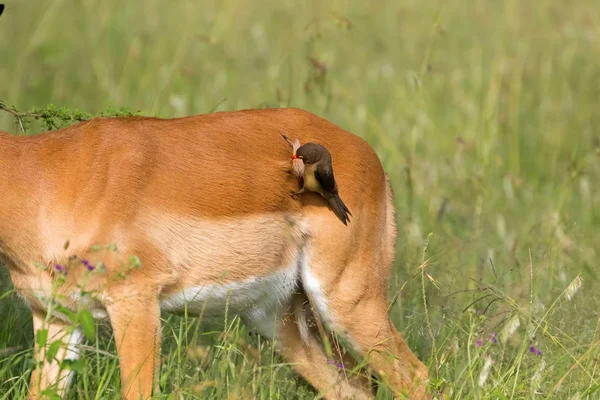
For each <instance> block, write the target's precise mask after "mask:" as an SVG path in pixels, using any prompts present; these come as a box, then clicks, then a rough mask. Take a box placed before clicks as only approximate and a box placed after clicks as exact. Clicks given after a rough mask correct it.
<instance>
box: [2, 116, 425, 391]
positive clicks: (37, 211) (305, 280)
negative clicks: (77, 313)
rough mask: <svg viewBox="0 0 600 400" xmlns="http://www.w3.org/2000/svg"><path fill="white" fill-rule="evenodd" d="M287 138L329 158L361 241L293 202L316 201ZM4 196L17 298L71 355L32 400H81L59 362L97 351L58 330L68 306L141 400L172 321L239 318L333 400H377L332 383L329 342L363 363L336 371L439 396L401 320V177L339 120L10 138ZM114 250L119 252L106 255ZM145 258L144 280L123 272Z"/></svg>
mask: <svg viewBox="0 0 600 400" xmlns="http://www.w3.org/2000/svg"><path fill="white" fill-rule="evenodd" d="M282 131H284V132H285V133H286V134H287V135H288V136H290V137H292V138H295V137H297V138H299V139H300V141H301V142H302V143H306V142H310V141H312V142H317V143H321V144H323V145H324V146H325V147H326V148H327V149H328V150H329V151H330V153H331V155H332V158H333V165H334V169H335V174H336V180H337V182H338V186H339V191H340V194H341V195H342V196H343V198H344V201H345V202H346V204H347V205H348V207H349V208H350V209H351V210H352V215H353V218H352V221H351V222H350V223H349V224H348V226H345V225H344V224H343V223H342V222H341V221H340V220H339V219H338V218H337V217H336V216H335V214H334V213H333V212H332V211H331V210H330V209H329V208H328V207H327V203H326V200H325V199H323V198H322V197H321V196H319V195H318V194H315V193H308V192H307V193H304V194H302V195H300V196H299V197H296V198H294V197H292V196H291V193H292V192H293V191H295V190H298V188H299V187H298V181H297V179H296V177H295V175H294V174H293V172H292V168H291V165H292V164H291V151H290V148H289V146H288V145H287V144H286V143H285V141H283V140H282V138H281V135H280V132H282ZM0 190H1V191H2V198H1V200H0V254H1V255H2V258H3V260H4V263H5V264H6V266H7V268H8V270H9V272H10V275H11V278H12V281H13V284H14V286H15V288H16V291H17V293H18V294H19V295H20V297H22V298H23V299H24V300H25V302H26V303H27V304H28V305H29V307H30V308H31V311H32V314H33V324H34V329H35V330H36V331H38V330H39V329H41V328H42V327H44V329H47V331H48V341H47V342H48V343H50V342H51V340H52V339H51V338H60V337H64V340H63V342H64V344H63V345H62V347H61V348H60V350H59V351H58V353H57V354H56V357H54V360H52V362H50V363H48V362H46V363H42V362H38V367H37V368H36V369H34V371H33V373H32V376H31V382H30V396H31V398H33V399H35V398H38V397H39V396H40V391H41V390H43V389H44V388H48V387H50V386H51V385H54V386H53V387H55V388H57V390H58V391H59V392H64V391H65V390H66V388H67V387H68V381H69V379H68V378H69V376H68V375H69V373H68V372H67V371H65V370H63V369H61V368H60V361H61V360H63V359H73V358H74V357H77V351H76V348H77V345H78V343H79V342H80V341H81V340H82V338H83V335H82V334H81V330H80V328H78V329H76V330H74V331H73V330H68V329H67V326H68V325H69V323H70V321H69V320H68V318H66V316H65V314H64V313H63V312H60V309H59V308H56V307H54V308H53V310H50V312H49V310H48V309H49V303H50V299H51V298H53V299H55V301H56V302H57V304H60V306H61V307H63V309H70V310H78V309H80V308H81V307H87V309H89V310H90V312H91V314H92V315H93V316H94V318H95V319H102V318H108V320H109V321H110V324H111V326H112V329H113V332H114V336H115V341H116V347H117V352H118V358H119V366H120V373H121V383H122V385H121V391H122V395H123V397H124V398H127V399H139V398H140V397H142V398H149V397H150V396H151V395H152V393H153V391H154V393H156V392H157V390H158V379H157V367H158V361H159V353H160V344H161V326H160V314H161V311H164V312H173V313H178V312H181V311H182V310H183V309H184V308H186V310H187V313H188V314H189V315H198V314H200V313H205V314H209V313H210V314H218V313H220V312H224V308H225V306H226V305H227V307H228V309H229V312H230V313H231V312H234V313H236V314H237V315H239V316H240V318H241V319H242V320H243V321H244V323H245V324H246V325H247V326H248V327H249V329H252V330H254V331H256V332H258V333H259V334H260V335H262V336H264V337H266V338H268V339H273V340H275V343H276V348H277V349H278V351H279V352H280V354H281V355H282V356H283V357H284V358H285V359H286V360H287V361H288V362H289V363H290V364H291V365H292V366H293V368H294V369H295V371H296V372H297V373H298V374H300V375H301V376H302V377H304V378H305V379H306V380H307V381H308V382H309V383H310V384H311V385H312V386H314V387H315V388H316V389H317V390H318V391H319V392H321V393H322V394H323V395H324V396H325V397H326V398H329V399H334V398H335V399H337V398H372V397H373V392H372V390H371V388H370V387H369V385H368V381H367V380H365V379H364V378H360V377H359V378H347V377H346V376H345V374H344V372H343V371H340V370H338V368H336V367H335V366H332V365H330V363H329V362H328V361H329V358H328V356H327V354H326V352H325V348H324V346H323V340H322V338H323V337H324V336H323V335H329V336H331V335H336V337H338V336H339V337H342V338H343V339H344V340H343V343H345V344H346V348H347V349H348V350H349V351H351V352H352V354H354V355H355V357H350V356H349V355H348V354H349V353H339V354H337V353H336V354H337V355H334V357H336V362H343V363H344V365H345V366H346V368H352V367H353V366H354V365H356V364H355V362H356V361H353V360H355V359H356V358H358V359H359V360H365V361H366V362H367V363H368V365H369V368H370V370H372V371H374V373H375V374H377V375H378V376H379V377H380V378H381V379H382V380H383V381H384V382H386V383H387V384H388V385H389V386H390V387H391V388H392V389H393V391H394V392H395V394H396V395H397V396H398V397H403V396H409V398H412V399H422V398H426V397H427V396H428V395H427V394H426V393H425V383H426V381H427V379H428V372H427V369H426V367H425V366H424V365H423V364H422V363H421V362H420V361H419V360H418V359H417V357H416V356H415V355H414V354H413V353H412V352H411V350H410V349H409V348H408V346H407V345H406V343H405V341H404V340H403V338H402V337H401V335H400V334H399V333H398V331H397V330H396V328H395V327H394V325H393V324H392V323H391V321H390V319H389V317H388V312H387V309H388V298H387V290H388V279H389V277H390V273H391V267H392V262H393V258H394V243H395V238H396V225H395V218H394V206H393V202H392V193H391V190H390V185H389V183H388V180H387V176H386V175H385V173H384V170H383V168H382V165H381V162H380V160H379V158H378V157H377V155H376V153H375V152H374V151H373V149H372V148H371V147H370V146H369V145H368V144H367V143H366V142H365V141H364V140H362V139H361V138H359V137H358V136H355V135H353V134H351V133H349V132H346V131H345V130H343V129H341V128H339V127H337V126H336V125H334V124H332V123H330V122H327V121H326V120H324V119H321V118H319V117H317V116H315V115H313V114H311V113H308V112H306V111H302V110H299V109H268V110H244V111H236V112H218V113H214V114H208V115H198V116H192V117H186V118H177V119H159V118H146V117H119V118H94V119H91V120H89V121H85V122H82V123H79V124H77V125H73V126H71V127H68V128H64V129H60V130H57V131H52V132H45V133H41V134H38V135H34V136H14V135H9V134H8V133H5V132H0ZM66 243H68V245H65V244H66ZM105 243H111V244H114V246H115V248H116V249H118V251H97V248H96V247H95V246H96V245H97V244H105ZM131 256H136V257H137V260H139V263H138V265H137V267H136V268H131V269H128V270H127V271H125V272H124V267H123V266H124V265H127V264H128V260H129V258H130V257H131ZM73 257H77V258H78V259H79V260H85V262H84V264H85V263H89V264H93V265H100V266H102V273H100V272H99V271H93V273H90V271H88V269H86V268H76V267H75V266H73V263H72V262H70V261H69V260H72V259H73ZM40 265H41V266H42V267H40ZM96 272H98V273H96ZM59 278H60V279H61V280H62V282H63V283H62V284H61V285H58V286H57V285H55V284H54V283H55V281H56V280H57V279H59ZM83 281H85V282H86V284H87V287H86V291H82V290H81V289H80V286H81V282H83ZM53 291H54V292H58V293H54V294H52V292H53ZM315 321H316V322H317V323H316V324H315ZM315 326H316V327H315ZM323 327H324V328H325V329H320V328H323ZM42 343H43V342H42ZM36 346H38V347H40V345H39V344H38V343H37V341H36ZM43 350H45V348H37V349H36V352H35V354H37V356H36V357H37V358H38V361H41V360H42V358H41V357H43V356H42V355H40V354H43Z"/></svg>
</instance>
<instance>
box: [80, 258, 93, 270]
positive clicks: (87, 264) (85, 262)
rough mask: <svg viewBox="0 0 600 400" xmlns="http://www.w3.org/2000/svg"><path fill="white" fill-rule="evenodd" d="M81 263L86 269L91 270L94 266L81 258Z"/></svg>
mask: <svg viewBox="0 0 600 400" xmlns="http://www.w3.org/2000/svg"><path fill="white" fill-rule="evenodd" d="M81 263H82V264H83V265H85V266H86V268H87V269H88V271H93V270H94V269H96V267H95V266H94V265H93V264H90V262H89V261H88V260H81Z"/></svg>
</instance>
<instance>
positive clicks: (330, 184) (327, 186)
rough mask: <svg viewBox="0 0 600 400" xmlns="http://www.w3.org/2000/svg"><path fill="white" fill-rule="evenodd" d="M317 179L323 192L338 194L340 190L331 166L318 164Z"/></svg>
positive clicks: (316, 169)
mask: <svg viewBox="0 0 600 400" xmlns="http://www.w3.org/2000/svg"><path fill="white" fill-rule="evenodd" d="M315 178H316V179H317V180H318V181H319V183H320V184H321V187H322V188H323V190H325V191H328V192H331V193H337V191H338V189H337V185H336V183H335V178H334V177H333V169H332V168H331V165H330V164H328V163H327V164H324V163H322V164H318V165H317V168H315Z"/></svg>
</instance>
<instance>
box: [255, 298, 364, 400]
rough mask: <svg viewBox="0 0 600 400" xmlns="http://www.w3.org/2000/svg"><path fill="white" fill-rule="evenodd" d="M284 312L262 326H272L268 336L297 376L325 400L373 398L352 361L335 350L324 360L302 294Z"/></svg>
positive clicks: (318, 338) (324, 356)
mask: <svg viewBox="0 0 600 400" xmlns="http://www.w3.org/2000/svg"><path fill="white" fill-rule="evenodd" d="M284 311H285V312H283V313H281V314H280V317H278V318H270V319H269V321H265V322H270V321H273V322H274V323H275V326H273V329H272V330H271V332H274V333H275V336H274V339H275V341H276V342H275V343H276V347H277V350H278V352H279V353H280V354H281V355H282V356H283V358H284V359H285V360H286V361H287V362H289V363H290V365H291V367H292V368H294V370H295V371H296V372H297V373H298V374H299V375H300V376H302V377H303V378H304V379H305V380H306V381H307V382H308V383H310V384H311V385H312V386H313V387H314V388H315V389H317V390H318V391H319V392H320V393H321V394H323V395H324V396H325V398H326V399H332V400H333V399H336V400H337V399H356V400H359V399H371V398H373V393H372V391H371V389H370V386H369V379H368V378H367V377H366V376H365V375H361V374H359V373H357V371H356V368H355V367H356V363H355V361H354V359H353V358H352V357H350V356H349V355H347V354H344V353H340V352H338V351H336V350H334V351H333V353H334V354H333V355H332V357H331V358H328V357H327V355H326V352H325V349H324V346H323V344H322V341H321V338H320V335H319V331H318V329H317V328H316V325H315V324H314V321H311V318H312V315H313V314H312V312H310V310H309V309H308V301H307V298H306V295H305V294H304V293H296V294H294V296H293V298H292V300H291V302H290V305H289V308H288V309H287V310H284ZM254 322H255V323H256V321H254ZM263 326H266V324H265V325H263ZM267 331H269V329H267ZM263 332H264V331H263ZM263 336H265V335H264V334H263ZM270 336H272V335H270ZM270 336H268V337H270ZM330 339H331V338H330ZM339 366H341V368H339Z"/></svg>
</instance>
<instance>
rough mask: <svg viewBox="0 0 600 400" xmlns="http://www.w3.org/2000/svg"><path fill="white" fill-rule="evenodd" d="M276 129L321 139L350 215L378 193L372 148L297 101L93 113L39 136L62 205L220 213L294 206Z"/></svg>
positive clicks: (378, 170) (286, 156) (380, 177)
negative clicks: (285, 105) (288, 105)
mask: <svg viewBox="0 0 600 400" xmlns="http://www.w3.org/2000/svg"><path fill="white" fill-rule="evenodd" d="M280 132H284V133H285V134H286V135H287V136H288V137H290V138H294V137H298V138H299V139H300V141H301V143H306V142H309V141H314V142H319V143H321V144H323V145H324V146H326V147H327V148H328V150H329V151H330V153H331V155H332V158H333V168H334V173H335V178H336V181H337V182H338V186H339V189H340V195H341V196H342V198H343V199H344V202H345V203H346V204H347V205H348V207H349V208H350V210H351V211H352V213H353V214H354V215H360V209H361V208H364V207H368V206H369V205H370V204H373V203H380V201H381V199H383V198H384V197H385V195H384V192H385V190H386V189H385V175H384V173H383V169H382V167H381V163H380V161H379V158H378V157H377V155H376V154H375V152H374V151H373V149H372V148H371V147H370V146H369V145H368V144H367V143H366V142H365V141H364V140H362V139H361V138H359V137H358V136H355V135H353V134H351V133H349V132H346V131H345V130H343V129H341V128H339V127H337V126H336V125H334V124H332V123H329V122H327V121H326V120H324V119H321V118H319V117H317V116H315V115H313V114H311V113H308V112H305V111H302V110H298V109H267V110H247V111H235V112H219V113H214V114H208V115H199V116H193V117H185V118H178V119H158V118H145V117H125V118H98V119H94V120H91V121H88V122H84V123H81V124H78V125H76V126H73V127H70V128H67V129H65V130H62V131H58V132H52V133H48V134H43V135H39V136H43V137H40V138H39V140H38V141H39V142H43V143H44V146H41V149H42V151H41V154H40V163H41V164H42V165H45V166H46V168H42V170H45V171H48V176H47V177H46V178H47V179H46V181H47V182H48V185H49V186H51V187H54V188H61V190H60V196H61V199H60V200H59V204H62V205H64V206H66V207H68V208H69V209H72V210H73V209H77V208H85V206H86V203H89V204H87V205H88V206H89V207H92V208H96V211H98V209H97V207H98V206H97V205H94V203H97V202H98V201H100V200H102V201H103V202H104V203H106V204H105V205H103V206H102V207H101V208H102V209H104V211H105V212H107V213H109V214H111V215H114V216H120V217H122V218H126V217H127V216H126V215H121V214H122V213H124V212H127V211H128V210H130V211H132V212H133V211H135V210H137V209H139V207H140V206H142V205H146V206H149V207H152V208H155V209H163V210H165V211H167V210H168V211H172V212H175V213H180V214H184V215H190V216H194V217H201V218H214V219H219V218H234V217H236V216H238V215H241V214H242V215H245V214H260V213H270V212H299V211H300V208H301V207H302V203H301V202H299V201H298V200H295V199H293V198H292V197H291V196H290V192H292V191H294V190H297V189H298V182H297V180H296V178H295V177H294V176H293V174H292V173H291V149H290V147H289V146H288V144H287V143H286V142H285V141H284V140H283V139H282V137H281V135H280ZM307 197H309V198H311V197H314V196H310V195H309V196H307ZM313 200H314V199H313ZM316 202H317V203H318V202H319V201H318V200H316ZM309 203H310V201H309ZM324 205H325V203H324V202H323V206H324Z"/></svg>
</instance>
